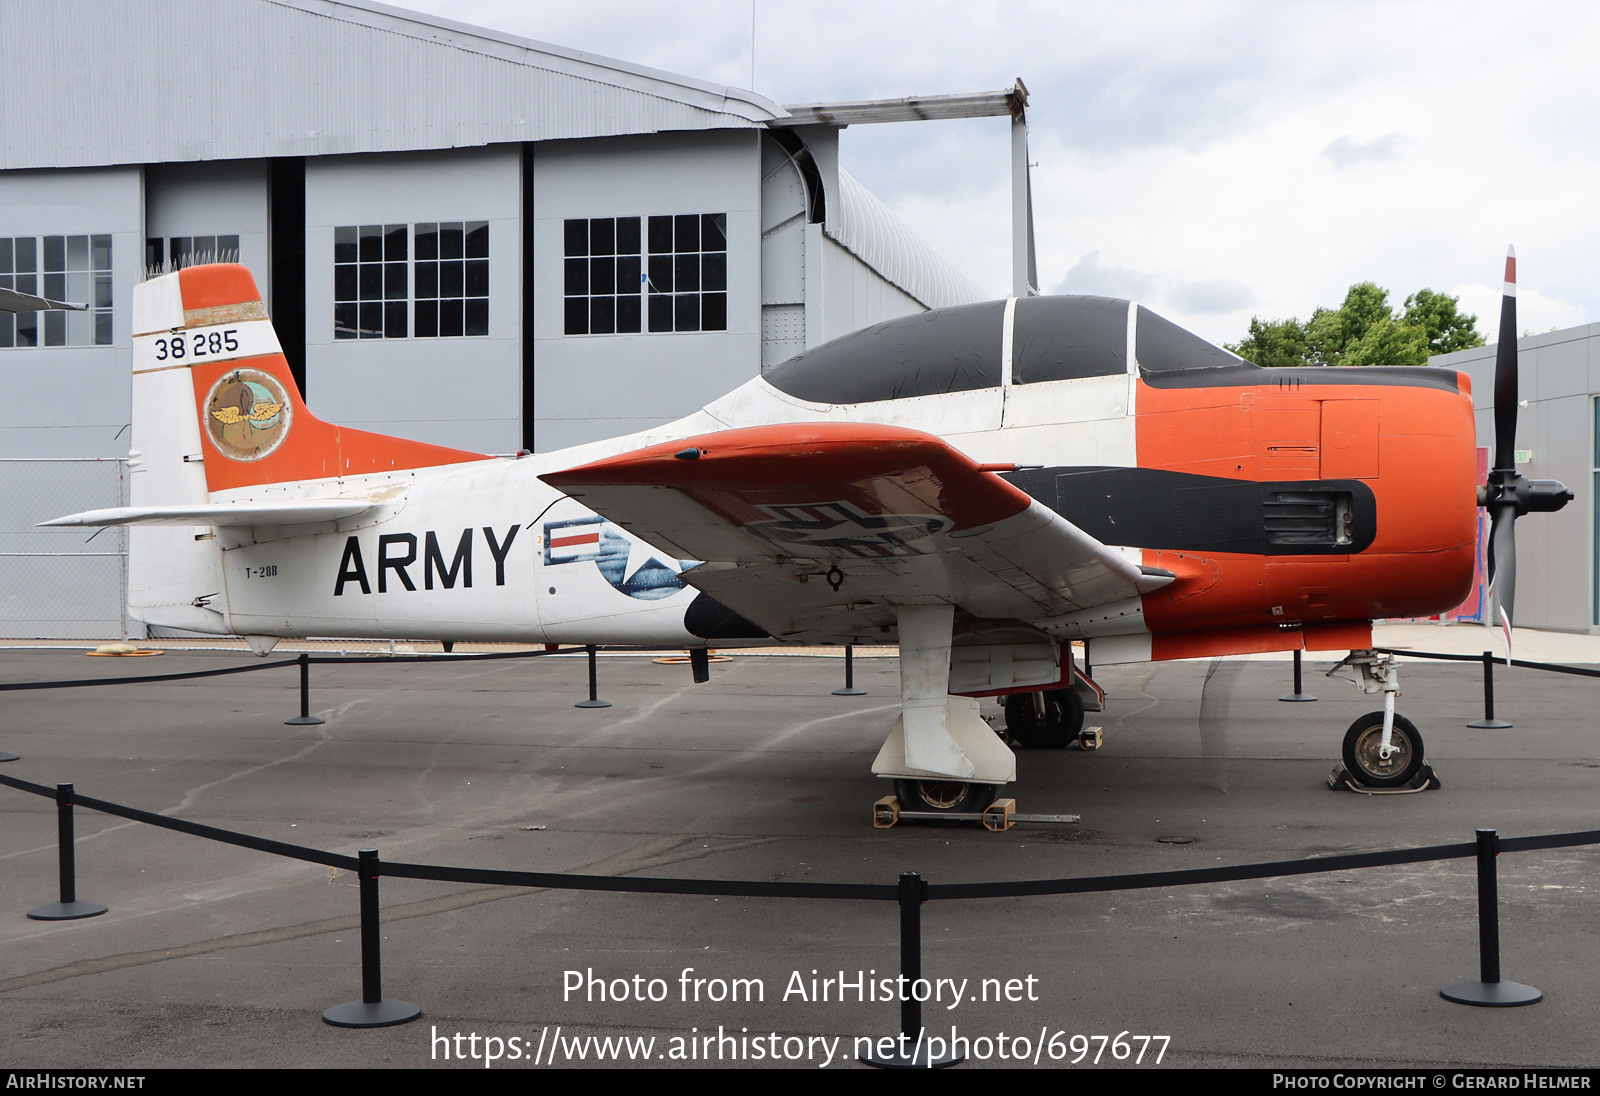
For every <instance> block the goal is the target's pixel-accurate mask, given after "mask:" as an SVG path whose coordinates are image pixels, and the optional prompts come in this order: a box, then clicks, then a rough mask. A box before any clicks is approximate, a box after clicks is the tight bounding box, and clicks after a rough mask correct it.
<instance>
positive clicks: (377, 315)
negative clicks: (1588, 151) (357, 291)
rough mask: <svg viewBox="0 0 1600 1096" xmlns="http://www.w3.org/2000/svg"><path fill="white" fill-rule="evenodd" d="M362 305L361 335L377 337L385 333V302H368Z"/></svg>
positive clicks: (367, 337)
mask: <svg viewBox="0 0 1600 1096" xmlns="http://www.w3.org/2000/svg"><path fill="white" fill-rule="evenodd" d="M360 307H361V337H362V338H363V339H376V338H378V337H379V336H381V335H382V334H383V304H382V303H381V302H378V301H372V302H368V303H366V304H363V305H361V306H360Z"/></svg>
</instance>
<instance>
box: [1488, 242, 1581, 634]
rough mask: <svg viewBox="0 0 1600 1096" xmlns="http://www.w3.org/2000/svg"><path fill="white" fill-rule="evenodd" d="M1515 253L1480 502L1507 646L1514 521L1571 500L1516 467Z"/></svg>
mask: <svg viewBox="0 0 1600 1096" xmlns="http://www.w3.org/2000/svg"><path fill="white" fill-rule="evenodd" d="M1516 440H1517V251H1516V248H1514V247H1513V248H1507V249H1506V281H1505V295H1504V296H1503V297H1502V298H1501V300H1500V342H1499V344H1498V346H1497V347H1496V349H1495V360H1494V466H1493V467H1492V468H1491V469H1490V470H1489V483H1488V485H1487V486H1486V487H1483V488H1481V489H1480V492H1479V497H1478V502H1479V504H1480V505H1481V506H1484V507H1486V508H1487V509H1488V511H1489V606H1488V608H1489V623H1491V624H1496V625H1500V626H1502V627H1504V628H1505V629H1506V643H1507V646H1508V647H1509V645H1510V642H1511V634H1510V629H1511V622H1512V620H1513V619H1514V614H1513V612H1512V610H1513V607H1514V604H1515V601H1516V594H1517V534H1516V521H1517V519H1518V518H1520V517H1521V516H1522V515H1523V514H1529V513H1553V512H1554V511H1556V510H1559V509H1561V508H1562V507H1563V506H1565V505H1566V504H1567V503H1569V502H1571V501H1572V492H1571V491H1568V490H1567V488H1566V485H1565V484H1563V483H1560V482H1559V481H1557V480H1530V479H1528V478H1527V477H1526V476H1524V475H1523V474H1522V473H1521V472H1518V471H1517V467H1516V448H1515V446H1516Z"/></svg>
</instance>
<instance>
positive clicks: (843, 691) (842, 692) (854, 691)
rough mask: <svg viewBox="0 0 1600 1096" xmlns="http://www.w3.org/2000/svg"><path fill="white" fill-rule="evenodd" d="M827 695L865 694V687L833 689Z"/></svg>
mask: <svg viewBox="0 0 1600 1096" xmlns="http://www.w3.org/2000/svg"><path fill="white" fill-rule="evenodd" d="M829 695H831V696H866V695H867V690H865V689H835V690H833V692H832V693H831V694H829Z"/></svg>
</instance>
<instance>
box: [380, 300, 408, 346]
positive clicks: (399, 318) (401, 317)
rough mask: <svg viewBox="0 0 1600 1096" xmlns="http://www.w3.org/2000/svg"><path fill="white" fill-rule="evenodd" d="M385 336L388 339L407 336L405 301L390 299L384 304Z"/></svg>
mask: <svg viewBox="0 0 1600 1096" xmlns="http://www.w3.org/2000/svg"><path fill="white" fill-rule="evenodd" d="M383 337H384V338H386V339H403V338H405V337H406V302H405V301H390V302H388V303H387V304H385V305H384V306H383Z"/></svg>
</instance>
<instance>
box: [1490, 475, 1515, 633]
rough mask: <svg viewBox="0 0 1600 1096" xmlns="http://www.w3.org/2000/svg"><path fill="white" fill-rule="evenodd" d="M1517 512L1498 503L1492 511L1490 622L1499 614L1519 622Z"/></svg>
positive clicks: (1509, 506) (1505, 504) (1511, 506)
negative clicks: (1517, 600)
mask: <svg viewBox="0 0 1600 1096" xmlns="http://www.w3.org/2000/svg"><path fill="white" fill-rule="evenodd" d="M1516 526H1517V509H1516V506H1515V505H1514V504H1511V503H1497V504H1496V505H1495V506H1493V507H1492V508H1491V510H1490V526H1489V604H1490V608H1491V611H1490V613H1489V614H1488V618H1487V620H1488V622H1489V623H1491V624H1492V623H1495V618H1496V616H1498V615H1499V614H1501V613H1503V614H1505V619H1507V620H1515V619H1516V613H1515V612H1514V609H1515V603H1516V599H1517V528H1516Z"/></svg>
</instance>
